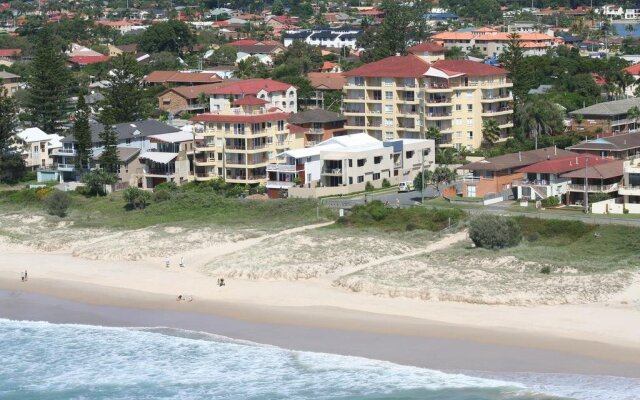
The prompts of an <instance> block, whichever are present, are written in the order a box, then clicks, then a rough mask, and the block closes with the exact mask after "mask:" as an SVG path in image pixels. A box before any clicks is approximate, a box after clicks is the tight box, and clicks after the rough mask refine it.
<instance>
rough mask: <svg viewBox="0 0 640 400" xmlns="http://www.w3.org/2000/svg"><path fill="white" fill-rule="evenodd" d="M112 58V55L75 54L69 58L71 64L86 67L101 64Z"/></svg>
mask: <svg viewBox="0 0 640 400" xmlns="http://www.w3.org/2000/svg"><path fill="white" fill-rule="evenodd" d="M110 59H111V57H110V56H103V55H99V56H73V57H69V59H68V60H67V61H68V62H70V63H71V64H75V65H77V66H78V67H86V66H87V65H93V64H100V63H104V62H107V61H109V60H110Z"/></svg>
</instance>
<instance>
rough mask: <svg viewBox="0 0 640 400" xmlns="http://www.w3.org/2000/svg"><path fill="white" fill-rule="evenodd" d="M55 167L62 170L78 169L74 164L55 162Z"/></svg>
mask: <svg viewBox="0 0 640 400" xmlns="http://www.w3.org/2000/svg"><path fill="white" fill-rule="evenodd" d="M54 167H55V168H56V169H58V170H61V171H73V170H74V169H76V166H75V165H74V164H54Z"/></svg>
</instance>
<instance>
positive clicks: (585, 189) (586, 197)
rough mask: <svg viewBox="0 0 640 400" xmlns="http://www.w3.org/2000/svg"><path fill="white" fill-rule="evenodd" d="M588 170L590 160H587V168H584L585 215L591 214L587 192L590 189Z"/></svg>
mask: <svg viewBox="0 0 640 400" xmlns="http://www.w3.org/2000/svg"><path fill="white" fill-rule="evenodd" d="M587 169H589V158H585V167H584V213H585V214H588V213H589V192H588V191H587V189H588V188H589V185H587V181H588V178H587V176H588V171H587Z"/></svg>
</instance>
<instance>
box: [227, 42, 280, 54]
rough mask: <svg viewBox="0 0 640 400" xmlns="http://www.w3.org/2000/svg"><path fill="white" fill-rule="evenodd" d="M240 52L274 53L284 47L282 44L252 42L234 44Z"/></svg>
mask: <svg viewBox="0 0 640 400" xmlns="http://www.w3.org/2000/svg"><path fill="white" fill-rule="evenodd" d="M234 47H235V48H236V50H238V52H243V53H248V54H272V53H274V52H276V51H277V50H279V49H282V46H281V45H279V44H278V45H263V44H250V45H241V46H237V45H236V46H234Z"/></svg>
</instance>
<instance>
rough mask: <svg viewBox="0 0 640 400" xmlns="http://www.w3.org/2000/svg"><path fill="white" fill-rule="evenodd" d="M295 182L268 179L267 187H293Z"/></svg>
mask: <svg viewBox="0 0 640 400" xmlns="http://www.w3.org/2000/svg"><path fill="white" fill-rule="evenodd" d="M293 186H295V183H293V182H285V181H267V187H287V188H290V187H293Z"/></svg>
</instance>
